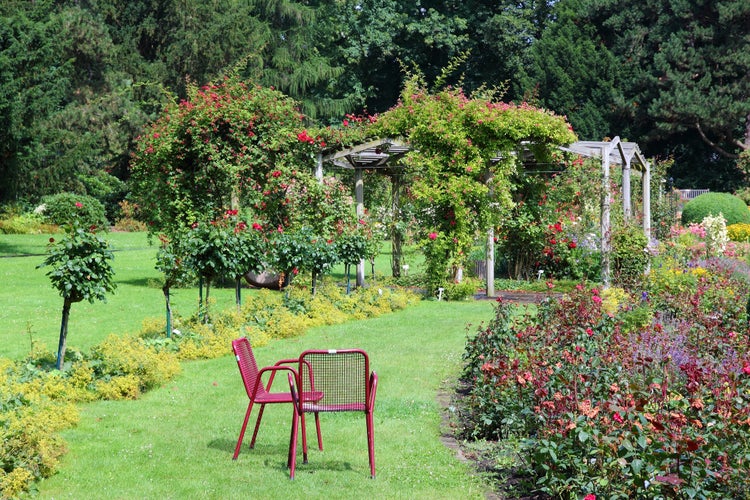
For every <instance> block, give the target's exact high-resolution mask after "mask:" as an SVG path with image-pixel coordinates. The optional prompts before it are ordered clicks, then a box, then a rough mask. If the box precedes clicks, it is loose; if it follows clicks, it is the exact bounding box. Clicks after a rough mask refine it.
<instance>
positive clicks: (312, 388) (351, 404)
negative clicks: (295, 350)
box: [299, 349, 370, 412]
mask: <svg viewBox="0 0 750 500" xmlns="http://www.w3.org/2000/svg"><path fill="white" fill-rule="evenodd" d="M299 369H300V371H299V373H300V378H301V382H302V391H301V392H302V394H303V395H304V394H306V393H318V394H319V393H323V398H322V399H319V400H318V401H305V398H304V396H303V400H302V402H301V403H302V405H301V406H302V408H301V409H302V411H303V412H335V411H366V410H367V408H368V401H369V399H370V398H369V390H370V388H369V385H368V376H369V373H370V363H369V359H368V357H367V354H366V353H365V352H364V351H362V350H359V349H346V350H337V351H336V350H329V351H323V350H311V351H305V352H303V353H302V355H301V356H300V365H299Z"/></svg>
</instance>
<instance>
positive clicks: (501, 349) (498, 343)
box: [464, 259, 750, 499]
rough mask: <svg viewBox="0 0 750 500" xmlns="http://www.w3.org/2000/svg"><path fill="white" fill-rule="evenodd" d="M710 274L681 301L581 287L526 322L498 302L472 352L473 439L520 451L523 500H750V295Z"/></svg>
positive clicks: (732, 275)
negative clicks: (749, 406) (533, 498)
mask: <svg viewBox="0 0 750 500" xmlns="http://www.w3.org/2000/svg"><path fill="white" fill-rule="evenodd" d="M704 265H705V266H706V267H704V268H702V270H701V272H700V273H698V272H695V270H696V269H697V268H693V269H691V270H690V271H689V272H688V273H687V274H692V276H693V278H694V279H695V283H694V286H693V287H692V289H691V290H685V292H684V293H681V294H678V295H676V294H670V293H669V292H668V289H667V288H666V283H664V282H663V283H664V284H665V288H663V289H661V290H653V291H654V293H653V294H652V293H650V292H649V293H644V294H640V296H639V295H638V294H635V295H630V294H628V293H626V292H624V291H623V290H617V291H616V292H610V291H609V290H608V291H607V292H606V293H605V291H600V290H599V289H597V288H587V287H584V286H578V287H577V289H576V290H575V291H573V292H572V293H570V294H566V295H565V296H563V297H561V298H560V299H559V300H553V301H545V302H543V303H541V304H540V305H539V307H538V309H537V311H536V313H533V314H527V315H525V316H521V315H514V314H513V312H512V311H511V309H510V307H509V305H508V304H505V303H502V302H500V303H499V305H498V307H497V310H496V316H495V319H494V320H493V321H492V322H491V323H490V324H489V325H488V326H486V327H485V326H482V327H480V328H479V329H478V331H477V333H476V335H473V336H470V337H469V338H468V340H467V345H466V354H465V359H466V368H465V372H464V379H465V380H466V381H467V382H468V383H469V387H470V389H469V396H468V398H467V406H466V407H465V410H466V415H465V416H466V417H467V420H468V422H469V424H470V425H469V426H468V428H466V429H465V432H466V434H467V435H469V436H471V435H474V436H476V437H486V438H491V439H495V438H498V437H499V438H503V439H505V438H511V440H514V441H515V440H521V441H522V442H523V443H524V444H523V447H522V451H521V452H520V453H521V460H522V463H523V464H524V465H526V466H527V467H528V468H527V469H525V470H523V471H522V472H525V473H527V474H529V476H530V479H531V481H530V486H529V488H528V489H524V490H523V491H520V492H518V493H531V491H532V490H533V491H534V492H537V493H538V492H543V493H546V494H548V495H550V496H554V497H560V498H580V497H581V496H582V495H595V496H596V497H597V498H598V497H602V498H623V499H624V498H635V497H644V498H646V497H647V498H656V497H685V498H730V497H743V496H745V495H746V493H747V491H748V487H750V484H749V483H748V479H747V477H746V476H747V475H746V465H747V464H746V461H747V444H746V440H747V433H748V427H747V425H745V421H746V418H747V410H746V406H745V401H746V399H747V396H746V392H745V391H746V390H747V387H748V386H750V357H749V356H750V352H748V345H747V341H746V340H747V339H746V336H745V335H743V334H742V333H741V332H743V331H744V330H743V329H744V328H745V326H744V325H746V321H747V317H746V311H745V310H744V309H745V308H744V305H743V304H736V302H737V297H743V298H744V297H745V296H746V293H747V291H748V289H749V288H748V287H749V286H750V281H748V279H747V276H746V275H744V276H743V272H744V271H745V270H746V269H747V266H746V265H742V264H740V263H738V262H736V261H731V260H729V259H714V260H711V261H705V262H704ZM657 301H658V302H657ZM716 311H721V314H716ZM717 412H718V413H721V415H722V417H721V419H718V420H717V418H716V415H717ZM667 436H668V438H667ZM717 460H718V461H720V462H721V463H722V465H721V467H720V468H716V467H715V466H714V464H715V463H716V461H717Z"/></svg>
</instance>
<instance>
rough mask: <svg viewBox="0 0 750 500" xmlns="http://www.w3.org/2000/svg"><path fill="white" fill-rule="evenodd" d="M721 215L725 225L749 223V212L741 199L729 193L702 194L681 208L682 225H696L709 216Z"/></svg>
mask: <svg viewBox="0 0 750 500" xmlns="http://www.w3.org/2000/svg"><path fill="white" fill-rule="evenodd" d="M719 214H721V215H723V216H724V219H725V220H726V223H727V224H728V225H729V224H738V223H745V224H748V223H750V210H748V207H747V205H746V204H745V202H744V201H742V199H741V198H739V197H737V196H734V195H732V194H729V193H704V194H702V195H700V196H696V197H695V198H693V199H692V200H690V201H689V202H687V203H686V204H685V206H684V207H683V208H682V223H683V224H685V225H687V224H689V223H691V222H694V223H696V224H698V223H700V222H702V221H703V219H704V218H705V217H707V216H709V215H713V216H717V215H719Z"/></svg>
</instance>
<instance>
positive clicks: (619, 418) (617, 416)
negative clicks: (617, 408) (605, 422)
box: [612, 412, 624, 424]
mask: <svg viewBox="0 0 750 500" xmlns="http://www.w3.org/2000/svg"><path fill="white" fill-rule="evenodd" d="M612 420H614V421H615V422H617V423H619V424H621V423H623V421H624V420H623V419H622V415H620V414H619V413H617V412H614V413H613V414H612Z"/></svg>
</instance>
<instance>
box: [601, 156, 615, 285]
mask: <svg viewBox="0 0 750 500" xmlns="http://www.w3.org/2000/svg"><path fill="white" fill-rule="evenodd" d="M612 146H613V144H611V143H607V144H606V145H604V146H602V200H601V203H602V220H601V233H602V234H601V237H602V283H604V286H605V287H608V286H609V281H610V254H611V252H612V241H611V236H612V228H611V222H610V210H611V205H612V193H611V189H610V182H609V179H610V168H609V154H610V152H611V149H612Z"/></svg>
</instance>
